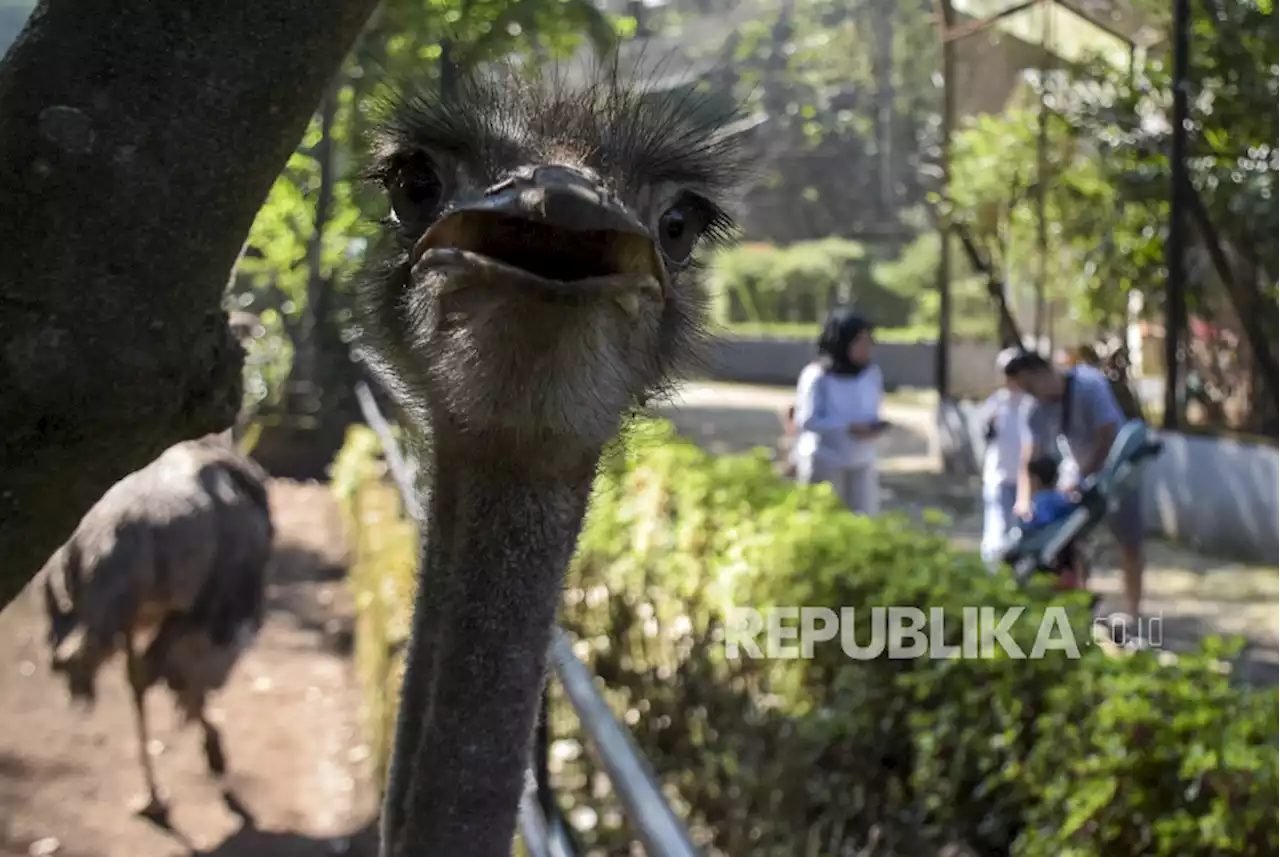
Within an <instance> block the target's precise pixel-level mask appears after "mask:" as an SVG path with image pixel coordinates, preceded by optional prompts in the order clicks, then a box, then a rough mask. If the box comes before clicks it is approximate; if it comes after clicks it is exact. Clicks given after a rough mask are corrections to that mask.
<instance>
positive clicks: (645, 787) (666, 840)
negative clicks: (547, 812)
mask: <svg viewBox="0 0 1280 857" xmlns="http://www.w3.org/2000/svg"><path fill="white" fill-rule="evenodd" d="M554 634H555V637H554V639H553V640H552V643H551V664H552V666H553V667H554V669H555V672H556V675H557V676H559V677H560V683H561V684H562V685H563V686H564V692H565V696H567V697H568V698H569V702H570V704H571V705H573V708H574V711H576V712H577V713H578V719H579V721H580V722H581V723H582V729H583V731H584V732H586V733H587V735H588V736H589V737H590V739H591V743H592V744H594V745H595V748H596V752H597V753H598V754H599V756H600V761H601V763H602V764H603V765H604V769H605V772H606V773H607V774H608V775H609V780H610V782H611V783H612V784H613V790H614V792H615V793H616V794H617V795H618V797H619V799H620V800H621V801H622V805H623V806H624V807H625V808H626V810H627V819H628V820H629V821H630V822H631V823H632V824H633V825H634V826H635V832H636V835H637V838H638V839H639V840H640V844H641V845H643V846H644V850H645V853H646V854H648V855H650V857H698V854H699V852H698V849H697V848H695V847H694V846H693V842H692V841H690V839H689V834H688V832H686V831H685V829H684V826H683V825H682V824H681V823H680V820H679V819H678V818H676V815H675V813H674V812H672V811H671V807H670V806H668V805H667V801H666V798H664V797H663V796H662V791H661V790H660V789H659V788H658V784H657V780H656V778H655V777H654V775H653V771H652V770H650V769H649V765H648V764H647V763H646V761H645V760H644V757H643V756H641V755H640V753H639V751H638V750H636V747H635V745H634V744H633V743H632V740H631V736H630V735H628V734H627V732H626V731H625V730H624V729H623V728H622V727H621V726H620V725H619V724H618V721H617V720H615V719H614V716H613V712H612V711H610V710H609V704H608V703H607V702H605V701H604V698H603V697H601V696H600V694H599V692H598V691H597V690H596V687H595V684H594V683H593V681H592V675H591V672H590V670H588V669H587V667H586V665H585V664H583V663H582V661H580V660H578V656H577V655H575V654H574V653H573V646H572V645H571V644H570V642H569V638H568V637H567V636H565V633H564V631H563V630H561V629H560V628H556V629H555V631H554Z"/></svg>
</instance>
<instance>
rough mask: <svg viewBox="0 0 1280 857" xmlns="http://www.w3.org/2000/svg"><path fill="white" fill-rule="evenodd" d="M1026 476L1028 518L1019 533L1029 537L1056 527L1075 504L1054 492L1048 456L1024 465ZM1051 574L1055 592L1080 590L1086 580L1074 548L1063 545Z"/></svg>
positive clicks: (1054, 472)
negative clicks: (1028, 501)
mask: <svg viewBox="0 0 1280 857" xmlns="http://www.w3.org/2000/svg"><path fill="white" fill-rule="evenodd" d="M1027 476H1028V477H1029V479H1030V482H1031V517H1030V518H1029V519H1027V520H1024V521H1023V522H1022V524H1021V529H1022V532H1023V533H1033V532H1036V531H1037V530H1041V529H1043V528H1045V527H1047V526H1049V525H1051V524H1054V523H1057V522H1058V521H1061V520H1063V519H1064V518H1066V517H1067V516H1068V515H1070V514H1071V512H1072V510H1073V509H1075V504H1074V503H1072V502H1071V500H1070V499H1069V498H1068V497H1067V495H1066V494H1064V493H1063V492H1061V491H1059V490H1058V488H1057V485H1058V461H1057V459H1055V458H1052V457H1051V456H1048V455H1040V456H1036V457H1035V458H1033V459H1031V460H1030V461H1029V462H1027ZM1053 570H1054V571H1056V572H1057V573H1058V588H1059V589H1081V588H1083V587H1084V585H1085V581H1086V580H1087V579H1088V569H1087V568H1086V567H1085V563H1084V557H1082V556H1081V555H1080V552H1079V551H1078V550H1076V547H1075V545H1067V547H1066V548H1065V549H1064V550H1063V551H1062V554H1061V555H1060V556H1059V557H1058V564H1057V567H1056V568H1055V569H1053Z"/></svg>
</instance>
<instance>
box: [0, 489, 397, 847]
mask: <svg viewBox="0 0 1280 857" xmlns="http://www.w3.org/2000/svg"><path fill="white" fill-rule="evenodd" d="M271 503H272V508H273V513H274V518H275V525H276V529H277V533H278V535H277V543H276V551H275V555H274V557H273V561H272V567H271V584H270V590H269V610H268V619H267V623H266V625H265V627H264V628H263V630H262V633H261V635H260V636H259V638H258V640H257V642H256V643H255V645H254V646H253V648H251V649H250V650H249V651H248V652H247V653H246V655H245V656H244V658H243V659H242V660H241V662H240V663H239V665H238V666H237V667H236V671H235V673H234V674H233V676H232V679H231V682H230V683H229V685H228V687H227V688H226V690H225V691H224V692H223V693H222V694H220V695H219V696H218V697H216V698H215V700H214V709H213V712H212V713H213V714H214V715H216V717H217V718H218V722H220V723H221V728H222V730H223V741H224V744H225V747H226V752H227V757H228V768H229V771H228V774H227V777H226V779H225V781H224V782H223V783H218V782H216V781H214V780H213V779H211V778H210V777H209V776H208V774H207V773H206V771H205V764H204V757H203V753H202V752H201V747H200V744H201V742H200V735H199V731H198V729H195V730H193V729H182V730H180V729H178V727H177V719H176V718H175V717H174V715H173V712H172V705H171V704H170V700H169V698H168V694H167V692H166V691H164V690H163V689H161V688H156V689H153V690H152V692H151V693H150V694H149V695H148V700H147V701H148V713H149V715H150V718H151V722H152V724H153V730H152V739H153V740H152V754H153V756H154V758H155V766H156V776H157V778H158V780H159V782H160V785H161V787H162V788H164V789H165V790H166V791H167V792H168V794H169V803H170V805H171V814H170V818H171V826H172V829H171V830H164V829H161V828H160V827H158V826H155V825H153V824H151V823H150V822H147V821H145V820H143V819H141V818H139V817H137V816H135V815H133V814H132V812H131V810H130V808H129V806H128V804H129V801H130V799H131V798H133V797H134V796H135V795H136V794H138V793H139V792H140V791H141V789H142V774H141V770H140V767H139V765H138V762H137V756H136V748H135V741H134V737H133V736H134V725H133V711H132V707H131V704H130V702H129V699H128V694H127V691H126V686H125V682H124V676H123V673H124V670H123V665H122V664H121V663H119V662H118V661H117V662H112V663H110V664H108V665H107V667H106V668H105V669H104V670H103V672H102V673H101V674H100V675H99V699H98V702H97V706H96V709H95V710H94V711H93V712H92V713H91V714H83V713H81V712H79V711H77V710H74V709H73V708H71V707H70V706H69V704H68V702H67V697H66V692H65V689H64V686H63V685H62V684H61V683H60V682H59V681H57V680H55V679H54V677H53V676H52V675H50V673H49V671H48V669H47V667H46V663H47V657H48V656H47V651H46V648H45V644H44V633H45V625H44V620H43V616H42V612H41V606H40V602H39V599H38V598H36V597H35V596H36V595H37V594H38V593H37V592H35V591H34V589H28V590H27V591H26V592H25V593H23V595H22V596H21V597H20V599H19V600H18V601H17V602H15V603H14V604H13V605H11V606H10V608H8V609H6V610H5V611H4V612H3V613H2V614H0V857H20V855H22V857H28V855H61V857H188V855H210V857H212V855H219V857H224V855H225V857H267V855H271V857H313V855H315V857H319V855H337V854H348V855H354V857H365V855H372V854H373V853H374V851H373V849H372V848H371V847H370V843H371V829H370V828H371V826H370V824H369V819H370V818H372V816H373V811H372V806H371V803H372V801H371V798H370V793H371V791H370V789H369V788H368V782H367V778H366V772H365V757H366V756H367V754H368V751H367V748H366V747H364V745H363V744H362V738H361V730H360V723H359V715H360V712H359V692H358V686H357V683H356V679H355V676H354V675H353V671H352V669H351V663H350V658H349V649H350V643H351V628H350V619H351V605H350V603H349V598H348V597H347V593H346V587H345V585H344V583H343V580H342V575H343V573H344V566H345V546H344V543H343V535H342V522H341V519H340V518H339V516H338V511H337V507H336V506H335V504H334V502H333V500H332V498H331V496H330V494H329V489H328V488H327V487H325V486H322V485H317V484H300V483H294V482H284V481H276V482H275V483H273V485H272V488H271Z"/></svg>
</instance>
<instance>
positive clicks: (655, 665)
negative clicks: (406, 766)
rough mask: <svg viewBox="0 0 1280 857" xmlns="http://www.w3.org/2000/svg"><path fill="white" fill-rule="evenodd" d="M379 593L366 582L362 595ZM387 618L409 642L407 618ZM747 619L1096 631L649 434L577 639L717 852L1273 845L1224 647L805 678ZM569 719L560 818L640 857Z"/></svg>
mask: <svg viewBox="0 0 1280 857" xmlns="http://www.w3.org/2000/svg"><path fill="white" fill-rule="evenodd" d="M359 562H360V563H361V564H362V565H363V564H364V563H365V559H364V557H360V559H359ZM405 567H406V564H405V563H404V562H399V561H397V562H394V563H392V564H391V565H389V566H388V570H389V574H391V575H393V576H399V575H403V574H405ZM381 576H382V575H380V574H379V573H378V572H376V571H374V570H372V569H364V570H361V569H358V570H357V572H356V579H357V591H358V592H363V591H365V589H367V588H368V587H369V586H371V585H373V586H374V588H379V587H378V586H376V585H375V584H374V583H373V582H374V581H376V580H377V578H379V577H381ZM360 581H363V583H362V582H360ZM362 587H364V588H362ZM392 589H394V590H397V591H399V590H402V589H403V587H401V586H400V585H396V586H394V587H392ZM362 603H365V604H367V603H369V600H368V599H366V600H365V601H363V602H362ZM395 603H396V605H397V607H398V610H399V612H400V616H399V617H398V618H396V619H395V624H396V626H397V627H403V624H404V620H403V613H405V612H407V610H408V609H409V604H410V601H409V600H408V598H407V597H406V596H401V597H400V599H399V600H397V601H396V602H395ZM733 604H741V605H752V606H754V607H768V606H787V605H808V606H828V607H838V606H842V605H848V606H856V607H864V608H865V607H869V606H872V605H900V606H909V605H914V606H918V607H922V608H941V609H942V610H943V611H944V613H945V615H946V616H947V617H949V618H950V621H949V622H948V623H947V624H946V626H945V627H946V628H948V629H949V632H950V636H951V638H952V639H956V640H958V638H959V635H960V634H959V632H960V628H959V621H958V619H959V616H960V611H961V608H963V607H964V606H967V605H979V604H981V605H985V606H990V607H993V608H995V609H996V611H997V612H999V611H1000V610H1001V609H1002V608H1005V607H1012V606H1014V605H1023V606H1025V607H1026V608H1027V616H1028V617H1029V619H1030V620H1031V621H1025V622H1021V623H1019V624H1018V625H1016V626H1015V627H1014V629H1013V630H1012V632H1011V635H1012V637H1013V638H1014V640H1015V642H1016V643H1017V644H1018V645H1019V646H1020V647H1021V648H1022V649H1023V650H1024V651H1026V650H1028V649H1029V648H1030V647H1031V645H1032V643H1033V638H1034V636H1035V633H1036V628H1037V627H1038V623H1037V621H1035V620H1036V618H1037V617H1038V616H1041V615H1043V611H1044V610H1045V609H1046V608H1047V607H1049V606H1051V605H1062V606H1066V607H1068V608H1069V610H1068V615H1069V616H1070V621H1071V623H1072V626H1073V631H1074V632H1075V634H1076V639H1083V638H1085V637H1086V635H1087V632H1088V624H1089V619H1088V614H1087V611H1086V610H1085V609H1084V604H1083V603H1082V599H1081V597H1080V596H1078V595H1077V596H1070V597H1066V596H1054V595H1053V594H1052V593H1051V592H1050V591H1049V590H1048V589H1047V587H1045V586H1044V585H1042V584H1040V583H1034V584H1033V585H1031V586H1030V587H1028V588H1027V589H1025V590H1022V589H1018V588H1017V587H1016V586H1015V585H1014V584H1013V583H1012V581H1011V579H1010V578H1009V577H1008V576H1006V575H997V576H990V575H988V574H986V572H985V570H984V568H983V567H982V565H981V564H980V563H979V561H978V560H977V558H976V557H975V556H973V555H971V554H970V553H967V552H962V551H958V550H956V549H953V548H952V547H951V546H950V545H949V544H948V542H947V541H946V539H945V537H944V536H942V535H941V534H940V532H935V531H932V530H931V529H930V524H929V522H926V523H925V524H924V525H923V526H921V525H916V524H913V523H911V522H910V521H908V520H907V519H905V518H903V517H899V516H894V515H886V516H884V517H883V518H881V519H877V520H869V519H865V518H860V517H855V516H853V515H850V514H848V513H847V512H845V511H844V510H843V509H842V508H841V507H840V505H839V503H838V501H837V499H836V498H835V497H834V495H833V494H832V492H831V491H830V489H829V488H827V487H825V486H815V487H795V486H792V485H790V484H788V483H785V482H783V481H782V480H780V479H779V478H777V477H776V476H775V475H774V474H773V472H772V469H771V466H770V462H769V460H768V457H767V456H766V455H764V454H756V455H747V456H732V457H712V456H709V455H707V454H705V453H703V452H701V451H700V450H698V449H697V448H695V447H694V446H692V445H691V444H688V443H686V442H683V441H679V440H676V439H675V438H674V437H673V436H672V434H671V429H670V427H669V426H666V425H665V424H656V425H647V426H645V427H644V428H643V430H642V431H640V432H638V433H637V437H636V439H635V441H634V442H633V443H632V444H631V445H630V447H629V451H627V452H626V453H625V454H621V455H619V456H617V457H615V458H612V459H610V460H609V461H607V462H606V466H605V467H603V468H602V472H601V475H600V480H599V484H598V486H597V491H596V495H595V497H594V500H593V505H592V508H591V512H590V515H589V516H588V521H587V524H586V527H585V529H584V532H583V535H582V539H581V541H580V545H579V551H578V555H577V557H576V558H575V561H574V563H573V566H572V568H571V569H570V572H569V576H568V580H567V584H566V595H565V601H564V606H563V611H562V623H563V625H564V626H565V627H566V628H567V629H568V630H569V631H570V632H571V633H572V634H573V635H575V636H576V637H577V638H578V649H579V653H580V655H582V656H583V657H584V658H585V659H586V660H587V661H588V662H589V664H590V665H591V666H592V668H593V669H594V670H595V671H596V673H597V675H598V676H599V677H600V679H601V680H602V681H603V683H604V685H605V687H606V695H607V697H608V698H609V700H610V702H611V703H612V704H613V706H614V707H615V711H616V712H617V713H618V714H619V716H620V718H621V719H622V720H623V721H624V722H625V723H627V724H628V725H629V726H630V728H631V730H632V733H633V735H634V736H635V739H636V741H637V743H638V744H639V745H640V747H641V748H642V749H643V750H644V752H645V753H646V754H647V755H648V757H649V759H650V761H651V762H652V763H653V765H654V767H655V768H656V769H657V771H658V773H659V776H660V778H661V779H662V781H663V783H664V786H665V787H666V789H667V791H668V793H669V794H671V795H672V796H673V797H674V798H675V803H676V805H677V808H678V809H679V810H680V811H681V812H683V813H684V814H685V816H686V818H687V819H688V822H689V825H690V828H691V830H693V831H694V833H695V836H696V837H697V838H699V839H700V840H701V841H702V842H703V843H704V844H705V845H706V846H707V847H708V851H709V853H719V854H732V855H748V854H749V855H761V856H762V857H771V855H779V857H781V855H786V857H795V855H844V854H854V853H862V854H870V853H880V854H883V853H895V854H904V855H908V854H909V855H915V854H922V853H933V852H936V851H938V850H939V849H941V848H944V847H946V846H948V845H950V846H952V847H953V849H954V848H955V847H956V844H957V843H959V844H962V846H963V848H964V849H967V850H968V851H969V852H970V853H981V854H1001V853H1008V854H1015V855H1023V857H1042V855H1043V857H1050V855H1058V854H1071V855H1079V857H1092V855H1098V857H1103V855H1106V857H1111V855H1128V854H1139V853H1140V854H1149V855H1167V857H1196V855H1206V857H1207V855H1211V854H1212V855H1227V854H1231V855H1252V854H1263V853H1274V851H1275V850H1276V848H1277V835H1276V830H1277V822H1278V820H1280V819H1278V816H1277V810H1276V808H1275V804H1274V803H1273V800H1274V797H1275V795H1276V792H1277V749H1278V741H1277V726H1276V712H1277V698H1276V693H1275V691H1274V689H1270V690H1267V691H1265V692H1264V691H1253V690H1248V689H1240V688H1236V687H1233V686H1232V685H1231V684H1230V683H1229V681H1228V679H1227V677H1226V676H1225V675H1223V674H1222V672H1221V671H1220V670H1219V669H1217V668H1216V666H1217V664H1218V663H1219V661H1218V660H1216V659H1215V657H1214V656H1215V655H1216V656H1220V655H1221V652H1219V651H1216V650H1214V649H1213V648H1212V647H1211V646H1210V647H1209V648H1207V649H1206V650H1205V651H1203V652H1201V653H1199V654H1196V655H1193V656H1189V657H1184V658H1182V659H1181V660H1179V661H1178V662H1177V664H1176V665H1173V666H1166V665H1162V663H1161V661H1160V659H1159V658H1157V656H1156V655H1155V654H1149V653H1139V654H1135V655H1131V656H1126V657H1112V656H1109V655H1108V654H1106V653H1105V652H1104V651H1102V650H1100V649H1098V648H1096V647H1085V648H1083V649H1082V650H1081V652H1080V657H1078V658H1071V657H1068V656H1067V654H1066V653H1064V652H1060V651H1058V652H1055V651H1050V652H1047V653H1046V656H1045V657H1044V658H1042V659H1014V658H1011V657H1009V656H1008V655H1007V654H1004V653H1003V652H997V653H995V655H994V656H993V657H991V658H989V659H951V660H934V659H911V660H895V659H889V658H878V659H874V660H850V659H848V658H846V657H845V656H844V655H843V653H842V652H841V650H840V647H839V646H836V645H827V646H819V647H817V648H816V649H815V650H814V656H813V657H812V658H807V659H789V660H782V659H774V660H763V659H761V660H755V659H751V658H742V659H729V658H728V657H726V650H725V647H724V646H723V640H724V634H725V628H724V624H723V617H724V616H725V608H726V607H727V606H729V605H733ZM384 606H385V604H384ZM380 621H381V620H380ZM396 633H400V632H396ZM859 637H860V638H861V639H862V641H865V637H864V636H863V635H859ZM363 641H364V642H365V644H368V640H367V639H364V640H363ZM378 687H379V688H381V687H382V685H378ZM378 692H381V690H379V691H378ZM553 704H556V703H555V700H554V697H553ZM382 716H384V717H385V716H387V715H386V713H385V712H384V713H383V715H382ZM571 723H572V718H571V717H568V716H566V714H565V712H564V711H563V710H554V711H553V728H554V729H555V730H556V732H557V735H559V736H560V737H561V740H560V741H558V742H557V750H558V752H557V753H556V754H555V758H556V760H557V761H556V765H557V767H556V768H555V769H554V770H556V772H557V776H558V777H559V781H560V784H561V787H562V791H561V800H562V803H563V805H564V807H565V808H566V809H567V810H570V819H571V821H573V820H575V819H577V817H578V816H581V818H580V819H578V822H577V824H576V825H575V826H576V827H578V832H579V834H580V836H579V838H580V839H581V840H582V841H583V843H584V844H586V845H587V846H589V847H590V848H593V849H595V850H594V852H593V853H597V854H605V853H607V854H619V855H621V854H626V853H628V847H629V846H628V839H627V836H626V832H625V829H624V825H623V824H622V822H621V819H620V816H619V813H618V811H617V805H616V803H615V802H614V800H613V799H612V795H611V794H610V792H609V790H608V788H607V785H606V784H604V783H602V782H601V781H600V778H599V777H598V776H596V775H595V773H594V772H593V770H592V768H591V765H590V756H589V754H583V753H582V752H581V749H582V748H581V746H580V745H578V744H577V742H576V740H575V739H573V738H570V737H568V736H569V735H570V734H571V733H569V732H568V731H567V729H568V726H569V724H571ZM584 808H585V809H589V810H590V811H589V812H585V811H583V810H584ZM871 843H875V847H874V848H872V847H868V846H869V845H870V844H871ZM859 849H865V850H859Z"/></svg>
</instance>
